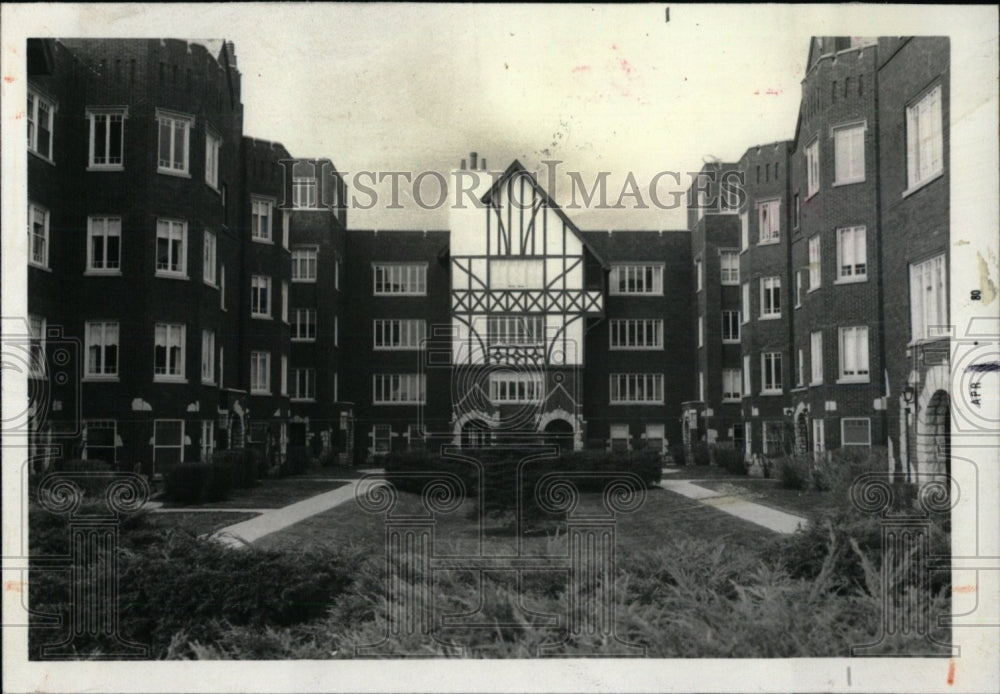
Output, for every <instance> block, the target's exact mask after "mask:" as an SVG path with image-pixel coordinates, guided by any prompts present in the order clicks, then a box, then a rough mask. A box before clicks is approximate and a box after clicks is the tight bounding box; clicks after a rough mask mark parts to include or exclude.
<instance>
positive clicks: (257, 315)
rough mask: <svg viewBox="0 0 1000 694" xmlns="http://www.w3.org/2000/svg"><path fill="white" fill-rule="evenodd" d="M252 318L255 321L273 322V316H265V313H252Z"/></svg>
mask: <svg viewBox="0 0 1000 694" xmlns="http://www.w3.org/2000/svg"><path fill="white" fill-rule="evenodd" d="M250 317H251V318H253V319H254V320H273V319H272V318H271V316H267V315H264V314H263V313H251V314H250Z"/></svg>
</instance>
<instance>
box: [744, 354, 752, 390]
mask: <svg viewBox="0 0 1000 694" xmlns="http://www.w3.org/2000/svg"><path fill="white" fill-rule="evenodd" d="M750 377H751V373H750V355H749V354H744V355H743V392H744V393H750Z"/></svg>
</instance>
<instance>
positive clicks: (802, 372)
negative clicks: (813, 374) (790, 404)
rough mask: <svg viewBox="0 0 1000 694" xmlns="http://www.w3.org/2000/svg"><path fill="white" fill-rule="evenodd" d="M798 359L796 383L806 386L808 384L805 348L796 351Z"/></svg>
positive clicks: (796, 363)
mask: <svg viewBox="0 0 1000 694" xmlns="http://www.w3.org/2000/svg"><path fill="white" fill-rule="evenodd" d="M796 355H797V360H796V362H795V365H796V367H797V368H796V370H795V385H797V386H804V385H805V384H806V357H805V352H804V351H803V350H801V349H800V350H798V352H797V353H796Z"/></svg>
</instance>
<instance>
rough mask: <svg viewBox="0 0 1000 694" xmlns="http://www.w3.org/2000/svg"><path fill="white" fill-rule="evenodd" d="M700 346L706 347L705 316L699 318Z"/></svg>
mask: <svg viewBox="0 0 1000 694" xmlns="http://www.w3.org/2000/svg"><path fill="white" fill-rule="evenodd" d="M698 346H699V347H704V346H705V316H698Z"/></svg>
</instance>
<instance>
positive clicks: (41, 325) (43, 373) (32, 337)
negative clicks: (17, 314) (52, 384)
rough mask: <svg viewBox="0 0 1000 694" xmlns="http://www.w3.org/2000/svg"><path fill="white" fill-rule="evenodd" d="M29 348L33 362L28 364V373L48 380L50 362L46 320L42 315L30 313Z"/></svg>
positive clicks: (33, 376)
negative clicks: (46, 357)
mask: <svg viewBox="0 0 1000 694" xmlns="http://www.w3.org/2000/svg"><path fill="white" fill-rule="evenodd" d="M28 333H29V337H28V340H29V343H28V350H29V356H30V358H31V363H30V364H28V375H29V376H30V377H31V378H35V379H43V380H47V379H48V377H49V375H48V374H49V372H48V364H47V363H46V360H45V350H46V346H45V343H46V340H47V337H48V332H47V331H46V321H45V318H43V317H42V316H36V315H32V314H28Z"/></svg>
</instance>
